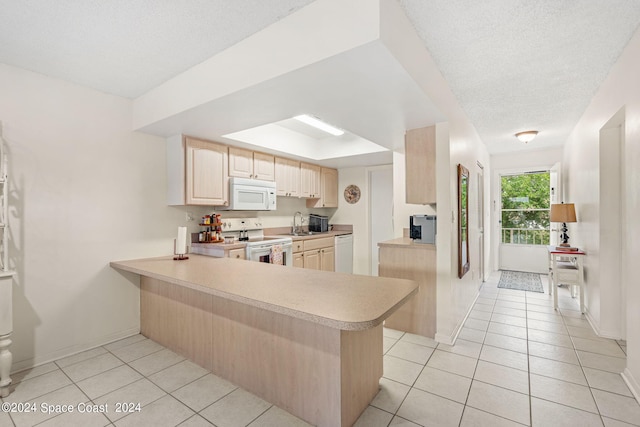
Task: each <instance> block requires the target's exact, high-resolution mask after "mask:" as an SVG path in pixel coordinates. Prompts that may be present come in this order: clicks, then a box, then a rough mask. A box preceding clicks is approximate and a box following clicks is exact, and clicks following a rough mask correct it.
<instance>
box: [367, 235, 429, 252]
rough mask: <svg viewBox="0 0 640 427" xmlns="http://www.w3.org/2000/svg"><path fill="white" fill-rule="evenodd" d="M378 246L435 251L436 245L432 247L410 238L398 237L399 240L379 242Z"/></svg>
mask: <svg viewBox="0 0 640 427" xmlns="http://www.w3.org/2000/svg"><path fill="white" fill-rule="evenodd" d="M378 246H390V247H393V246H404V247H410V248H415V249H430V250H435V249H436V245H431V244H427V243H416V242H414V241H413V240H411V239H410V238H409V237H398V238H397V239H391V240H386V241H384V242H378Z"/></svg>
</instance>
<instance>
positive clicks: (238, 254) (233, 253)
mask: <svg viewBox="0 0 640 427" xmlns="http://www.w3.org/2000/svg"><path fill="white" fill-rule="evenodd" d="M227 257H228V258H236V259H246V254H245V250H244V248H242V249H230V250H228V251H227Z"/></svg>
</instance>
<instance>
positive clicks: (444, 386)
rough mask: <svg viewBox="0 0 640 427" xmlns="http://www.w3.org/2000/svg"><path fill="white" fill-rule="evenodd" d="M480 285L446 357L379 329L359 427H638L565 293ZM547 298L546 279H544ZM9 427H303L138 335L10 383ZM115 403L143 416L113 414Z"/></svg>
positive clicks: (1, 420)
mask: <svg viewBox="0 0 640 427" xmlns="http://www.w3.org/2000/svg"><path fill="white" fill-rule="evenodd" d="M498 279H499V274H495V275H493V276H492V277H491V280H490V281H488V282H487V283H485V285H484V286H483V288H482V290H481V292H480V296H479V298H478V300H477V302H476V304H475V306H474V307H473V309H472V311H471V313H470V315H469V318H468V319H467V321H466V322H465V325H464V327H463V329H462V331H461V333H460V336H459V338H458V340H457V342H456V344H455V345H454V346H448V345H444V344H438V343H436V342H435V341H433V340H431V339H428V338H424V337H421V336H417V335H412V334H406V333H403V332H399V331H394V330H390V329H385V331H384V335H385V338H384V351H385V356H384V377H383V378H382V380H381V381H380V385H381V391H380V393H379V394H378V395H377V396H376V398H375V399H374V400H373V402H372V403H371V405H370V406H369V407H368V408H367V409H366V410H365V412H364V413H363V414H362V416H361V417H360V419H359V420H358V423H357V424H356V425H357V426H362V427H376V426H396V427H398V426H406V427H409V426H421V425H422V426H491V427H494V426H518V425H533V426H543V427H547V426H575V425H579V426H581V427H588V426H605V427H613V426H629V425H638V426H640V405H638V403H637V402H636V401H635V400H634V399H633V396H632V394H631V392H630V391H629V389H628V388H627V386H626V384H625V383H624V381H623V380H622V378H621V377H620V375H619V373H620V372H621V371H622V370H623V369H624V366H625V350H626V347H625V343H624V342H622V341H620V342H616V341H613V340H607V339H603V338H599V337H598V336H596V335H595V334H594V332H593V330H592V329H591V327H590V326H589V323H588V322H587V321H586V320H585V318H584V316H582V315H581V314H580V313H579V311H578V303H577V301H576V300H575V299H572V298H571V297H570V296H569V293H568V291H567V290H566V289H561V290H560V291H561V295H560V298H559V305H560V310H559V312H556V311H554V310H553V307H552V302H551V298H550V296H549V295H548V294H547V293H544V294H540V293H532V292H523V291H515V290H505V289H498V288H497V281H498ZM543 283H544V284H545V286H546V278H544V277H543ZM13 379H14V383H15V385H14V388H15V390H14V391H13V393H12V394H11V395H10V396H9V397H8V398H7V399H5V400H4V401H3V403H4V402H34V403H35V404H36V406H37V409H38V410H37V411H35V412H32V413H19V414H18V413H12V414H11V415H9V414H7V413H4V412H0V427H5V426H7V427H8V426H18V427H21V426H32V425H39V426H65V427H66V426H83V427H84V426H105V425H115V426H154V427H155V426H176V425H180V426H211V425H215V426H219V427H223V426H277V427H284V426H306V425H307V424H306V423H304V422H302V421H301V420H299V419H297V418H295V417H293V416H291V415H290V414H288V413H286V412H285V411H283V410H281V409H279V408H277V407H275V406H273V405H270V404H269V403H267V402H265V401H263V400H262V399H259V398H257V397H255V396H253V395H252V394H250V393H248V392H246V391H244V390H242V389H240V388H238V387H236V386H235V385H233V384H231V383H229V382H227V381H225V380H223V379H220V378H218V377H216V376H215V375H212V374H211V373H210V372H207V371H206V370H205V369H202V368H200V367H199V366H197V365H195V364H193V363H191V362H189V361H187V360H185V359H184V358H182V357H181V356H179V355H177V354H175V353H173V352H171V351H169V350H167V349H165V348H164V347H162V346H160V345H158V344H157V343H155V342H153V341H151V340H148V339H146V338H144V337H143V336H141V335H137V336H133V337H130V338H127V339H124V340H121V341H118V342H115V343H112V344H109V345H105V346H103V347H99V348H96V349H93V350H90V351H86V352H83V353H80V354H77V355H74V356H71V357H67V358H64V359H60V360H58V361H56V362H54V363H48V364H46V365H42V366H38V367H36V368H34V369H31V370H29V371H24V372H21V373H17V374H15V375H14V376H13ZM116 402H139V403H140V405H141V410H140V412H133V413H130V414H128V413H122V412H120V413H116V412H115V411H114V409H115V404H116ZM42 403H46V404H47V405H65V404H66V405H69V404H72V405H74V406H75V407H76V408H77V407H78V405H79V404H80V403H83V404H85V403H86V404H87V407H88V408H92V407H93V406H94V405H108V407H109V409H110V410H109V413H107V414H101V413H95V412H94V413H78V412H74V413H66V414H58V413H50V414H46V413H44V412H43V411H42V410H41V404H42Z"/></svg>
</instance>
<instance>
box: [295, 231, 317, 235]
mask: <svg viewBox="0 0 640 427" xmlns="http://www.w3.org/2000/svg"><path fill="white" fill-rule="evenodd" d="M289 234H291V235H292V236H313V235H314V234H315V232H313V231H299V232H297V233H289Z"/></svg>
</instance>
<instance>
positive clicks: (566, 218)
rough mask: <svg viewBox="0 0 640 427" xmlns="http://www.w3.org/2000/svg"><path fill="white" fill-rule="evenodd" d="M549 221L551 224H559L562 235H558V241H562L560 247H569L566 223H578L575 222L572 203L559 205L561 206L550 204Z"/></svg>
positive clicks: (574, 211) (574, 209)
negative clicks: (560, 224)
mask: <svg viewBox="0 0 640 427" xmlns="http://www.w3.org/2000/svg"><path fill="white" fill-rule="evenodd" d="M549 216H550V218H549V220H550V221H551V222H561V223H562V228H561V229H560V230H561V231H562V234H560V239H562V243H560V246H562V247H567V248H568V247H570V245H569V235H568V234H567V230H568V229H567V223H568V222H578V221H577V220H576V208H575V205H574V204H573V203H561V204H552V205H551V213H550V215H549Z"/></svg>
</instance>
